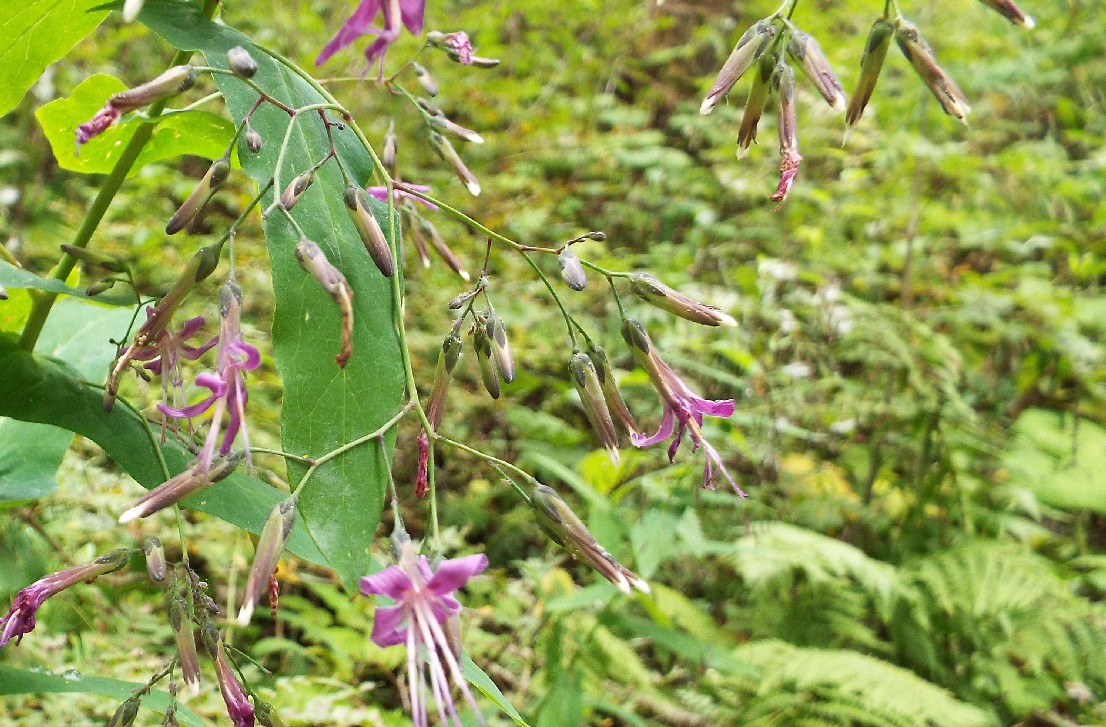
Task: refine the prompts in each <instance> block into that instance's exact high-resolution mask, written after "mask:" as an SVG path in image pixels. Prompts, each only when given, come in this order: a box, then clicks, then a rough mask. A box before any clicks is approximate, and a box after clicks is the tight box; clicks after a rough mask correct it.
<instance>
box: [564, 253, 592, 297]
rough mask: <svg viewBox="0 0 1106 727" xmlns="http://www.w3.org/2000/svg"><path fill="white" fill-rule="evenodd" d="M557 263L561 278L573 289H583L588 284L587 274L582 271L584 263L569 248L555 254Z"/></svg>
mask: <svg viewBox="0 0 1106 727" xmlns="http://www.w3.org/2000/svg"><path fill="white" fill-rule="evenodd" d="M557 265H558V266H559V267H560V268H561V280H563V281H565V285H567V286H568V287H570V288H572V289H573V290H583V289H584V287H585V286H587V284H588V276H587V274H586V273H585V272H584V265H583V263H581V262H580V258H578V257H576V253H574V252H572V249H571V248H565V251H564V252H562V253H561V254H560V255H558V256H557Z"/></svg>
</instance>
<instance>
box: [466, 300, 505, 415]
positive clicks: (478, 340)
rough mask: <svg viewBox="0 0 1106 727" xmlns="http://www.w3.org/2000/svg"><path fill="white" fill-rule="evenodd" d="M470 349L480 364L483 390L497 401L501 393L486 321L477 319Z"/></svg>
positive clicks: (495, 360) (497, 368)
mask: <svg viewBox="0 0 1106 727" xmlns="http://www.w3.org/2000/svg"><path fill="white" fill-rule="evenodd" d="M472 348H473V350H474V351H476V360H477V362H478V363H479V364H480V378H481V380H482V381H483V382H484V388H485V389H487V390H488V394H489V395H491V397H492V398H493V399H498V398H499V394H500V392H501V389H500V386H499V364H498V363H497V359H496V357H495V356H494V355H493V352H492V339H491V336H489V335H488V330H487V320H485V319H483V318H482V317H478V318H477V321H476V325H475V327H474V328H473V331H472Z"/></svg>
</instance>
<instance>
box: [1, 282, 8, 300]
mask: <svg viewBox="0 0 1106 727" xmlns="http://www.w3.org/2000/svg"><path fill="white" fill-rule="evenodd" d="M7 299H8V291H7V289H5V288H4V286H3V285H0V300H7Z"/></svg>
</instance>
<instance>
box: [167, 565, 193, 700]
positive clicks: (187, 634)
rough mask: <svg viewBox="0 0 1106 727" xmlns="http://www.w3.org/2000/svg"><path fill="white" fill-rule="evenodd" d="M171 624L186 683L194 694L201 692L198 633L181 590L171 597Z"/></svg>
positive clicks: (182, 674) (189, 607)
mask: <svg viewBox="0 0 1106 727" xmlns="http://www.w3.org/2000/svg"><path fill="white" fill-rule="evenodd" d="M179 578H180V576H179V575H178V579H179ZM178 582H179V580H178ZM169 625H170V626H172V628H173V640H174V641H176V644H177V659H178V661H179V663H180V670H181V676H183V677H184V683H185V684H187V685H188V688H189V689H190V690H191V691H192V694H199V693H200V659H199V657H198V656H197V654H196V635H195V632H193V630H192V610H191V606H190V605H189V603H188V599H186V598H185V597H184V596H183V595H182V594H181V593H179V592H178V593H176V594H174V595H173V596H171V597H170V598H169Z"/></svg>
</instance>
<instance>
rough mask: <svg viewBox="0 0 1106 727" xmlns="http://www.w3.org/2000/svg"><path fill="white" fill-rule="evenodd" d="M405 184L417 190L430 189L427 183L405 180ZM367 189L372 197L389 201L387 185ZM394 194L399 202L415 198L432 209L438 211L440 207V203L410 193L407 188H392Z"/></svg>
mask: <svg viewBox="0 0 1106 727" xmlns="http://www.w3.org/2000/svg"><path fill="white" fill-rule="evenodd" d="M403 186H404V187H406V188H407V189H410V190H413V191H415V192H429V191H430V187H427V186H426V185H425V184H407V183H406V182H405V183H404V185H403ZM365 191H366V192H368V193H369V196H370V197H372V198H373V199H377V200H380V201H381V202H387V201H388V188H387V187H366V188H365ZM392 196H394V197H395V199H396V202H397V203H398V202H400V201H402V200H403V199H411V200H414V201H415V202H418V203H419V204H421V205H423V206H424V207H428V208H430V209H431V210H434V211H437V209H438V205H436V204H431V203H430V202H427V201H426V200H425V199H422V198H421V197H418V196H416V195H413V194H408V193H407V192H406V191H405V190H402V189H399V188H398V187H396V188H394V189H393V190H392Z"/></svg>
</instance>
